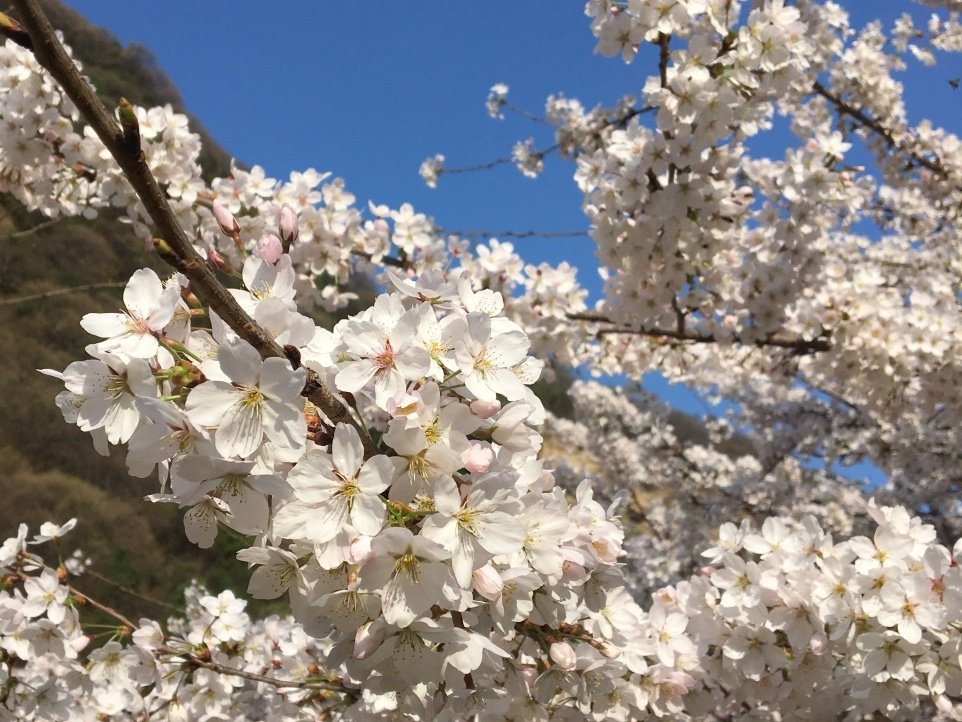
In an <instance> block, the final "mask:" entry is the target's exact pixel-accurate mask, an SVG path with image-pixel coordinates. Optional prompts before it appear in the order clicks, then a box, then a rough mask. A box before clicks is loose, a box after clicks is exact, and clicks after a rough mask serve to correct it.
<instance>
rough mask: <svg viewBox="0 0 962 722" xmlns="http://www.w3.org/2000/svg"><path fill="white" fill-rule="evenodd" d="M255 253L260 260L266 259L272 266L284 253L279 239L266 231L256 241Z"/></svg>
mask: <svg viewBox="0 0 962 722" xmlns="http://www.w3.org/2000/svg"><path fill="white" fill-rule="evenodd" d="M256 254H257V257H258V258H260V259H261V260H262V261H266V262H267V263H270V264H271V265H272V266H273V265H274V264H275V263H277V262H278V261H279V260H281V256H283V255H284V246H283V245H281V239H280V238H278V237H277V236H275V235H274V234H273V233H268V234H267V235H266V236H264V237H262V238H261V239H260V240H259V241H258V242H257V251H256Z"/></svg>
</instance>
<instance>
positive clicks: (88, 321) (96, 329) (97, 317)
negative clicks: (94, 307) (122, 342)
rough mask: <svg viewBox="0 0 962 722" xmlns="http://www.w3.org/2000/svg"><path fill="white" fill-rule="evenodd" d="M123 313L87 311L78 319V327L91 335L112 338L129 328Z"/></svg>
mask: <svg viewBox="0 0 962 722" xmlns="http://www.w3.org/2000/svg"><path fill="white" fill-rule="evenodd" d="M127 321H128V317H127V316H126V315H125V314H123V313H88V314H85V315H84V317H83V318H81V319H80V327H81V328H82V329H83V330H84V331H86V332H87V333H89V334H90V335H92V336H99V337H100V338H112V337H114V336H121V335H123V334H125V333H127V332H128V331H129V330H130V327H129V326H128V325H127Z"/></svg>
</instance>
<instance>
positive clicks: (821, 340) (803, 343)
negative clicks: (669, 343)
mask: <svg viewBox="0 0 962 722" xmlns="http://www.w3.org/2000/svg"><path fill="white" fill-rule="evenodd" d="M567 317H568V318H569V319H570V320H572V321H589V322H591V323H605V324H611V327H610V328H602V329H599V330H598V332H597V335H598V336H606V335H609V334H628V335H635V336H647V337H650V338H665V339H673V340H675V341H686V342H689V343H714V344H721V343H729V342H730V343H733V344H738V345H743V346H757V347H759V348H765V347H768V346H774V347H776V348H785V349H789V350H791V351H794V352H795V353H799V354H809V353H818V352H823V351H828V350H830V349H831V348H832V345H831V343H830V342H829V340H828V338H827V337H825V336H819V337H818V338H814V339H803V338H794V337H789V338H786V337H784V336H768V337H766V338H759V339H752V340H744V339H741V338H739V337H738V336H733V337H732V338H730V339H719V338H717V337H716V336H715V335H713V334H710V333H694V332H682V331H679V330H678V329H669V328H633V327H631V326H618V325H616V324H615V322H614V321H612V320H611V319H609V318H607V317H606V316H602V315H600V314H597V313H569V314H567Z"/></svg>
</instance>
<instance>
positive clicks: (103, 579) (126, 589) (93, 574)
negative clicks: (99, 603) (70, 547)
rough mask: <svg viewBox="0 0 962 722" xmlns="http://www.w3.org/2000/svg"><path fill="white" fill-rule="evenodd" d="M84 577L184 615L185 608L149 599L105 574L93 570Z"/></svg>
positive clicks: (85, 573) (88, 571) (89, 570)
mask: <svg viewBox="0 0 962 722" xmlns="http://www.w3.org/2000/svg"><path fill="white" fill-rule="evenodd" d="M84 576H85V577H93V578H94V579H97V580H99V581H101V582H103V583H104V584H109V585H110V586H112V587H114V588H115V589H119V590H120V591H122V592H123V593H124V594H129V595H130V596H132V597H136V598H137V599H142V600H143V601H145V602H150V603H151V604H156V605H157V606H158V607H163V608H164V609H169V610H171V611H174V612H177V613H178V614H183V613H184V609H183V607H178V606H175V605H173V604H168V603H167V602H162V601H160V600H159V599H154V598H153V597H149V596H147V595H146V594H141V593H140V592H137V591H134V590H133V589H130V588H129V587H125V586H124V585H123V584H120V583H118V582H115V581H114V580H113V579H108V578H107V577H105V576H104V575H103V574H98V573H97V572H95V571H94V570H93V569H87V570H86V571H84Z"/></svg>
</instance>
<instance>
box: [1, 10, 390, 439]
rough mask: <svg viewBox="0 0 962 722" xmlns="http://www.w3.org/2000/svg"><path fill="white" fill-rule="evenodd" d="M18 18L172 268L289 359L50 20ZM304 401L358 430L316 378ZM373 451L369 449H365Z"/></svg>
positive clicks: (265, 353)
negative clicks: (178, 210)
mask: <svg viewBox="0 0 962 722" xmlns="http://www.w3.org/2000/svg"><path fill="white" fill-rule="evenodd" d="M13 5H14V7H16V9H17V11H18V13H19V14H20V15H21V18H20V20H21V22H22V23H23V27H24V28H25V29H26V31H27V32H28V33H29V35H30V39H31V43H32V45H33V52H34V55H35V56H36V58H37V61H38V62H39V63H40V64H41V65H42V66H43V67H44V68H45V69H46V70H47V71H48V72H49V73H50V74H51V75H52V76H53V77H54V79H56V81H57V82H58V83H59V84H60V86H61V87H62V88H63V90H64V92H65V93H66V94H67V96H68V97H69V98H70V100H71V101H72V102H73V104H74V105H75V106H76V107H77V110H78V111H79V112H80V115H81V116H82V117H83V118H84V120H86V121H87V122H88V123H89V124H90V126H91V127H92V128H93V129H94V131H95V132H96V133H97V136H98V137H99V138H100V140H101V142H103V144H104V145H105V146H106V147H107V150H108V151H109V152H110V154H111V155H112V156H113V158H114V160H115V161H117V164H118V165H119V166H120V168H121V170H122V171H123V173H124V176H125V177H126V178H127V180H128V182H129V183H130V184H131V186H132V187H133V189H134V192H135V193H136V194H137V196H138V197H139V198H140V201H141V202H142V203H143V204H144V208H146V210H147V213H148V215H149V216H150V218H151V220H152V221H153V223H154V226H155V227H156V230H157V232H158V235H159V236H160V238H162V239H163V240H164V241H165V242H166V244H167V246H169V248H170V250H171V251H172V252H173V255H174V256H175V258H174V259H171V258H169V257H167V258H165V260H168V261H175V267H176V268H177V270H178V271H180V272H181V273H183V274H184V275H185V276H187V278H188V279H189V280H190V283H191V287H192V288H193V290H194V292H195V293H196V294H197V296H198V298H200V299H201V300H202V301H203V302H204V303H205V304H207V305H208V306H209V307H210V308H211V310H213V311H214V312H215V313H217V315H218V316H220V317H221V318H222V319H224V321H225V322H226V323H227V324H228V325H229V326H230V327H231V328H232V329H233V330H234V331H235V332H236V333H237V335H238V336H240V337H241V338H242V339H244V340H245V341H247V342H248V343H249V344H251V345H252V346H253V347H254V348H255V349H257V351H258V353H260V355H261V357H262V358H265V359H266V358H272V357H276V358H287V356H286V355H285V353H284V349H283V348H281V346H280V345H278V343H277V342H276V341H274V339H273V338H271V336H270V335H269V334H268V333H266V332H265V331H264V329H262V328H261V327H260V326H259V325H258V324H257V323H256V322H255V321H254V319H252V318H251V317H250V316H249V315H248V314H247V313H246V312H245V311H244V309H242V308H241V307H240V305H239V304H238V303H237V301H236V300H235V299H234V297H233V296H232V295H231V294H230V293H229V292H228V291H227V289H226V288H224V286H223V285H222V284H221V283H220V282H219V281H218V280H217V278H216V277H215V276H214V273H213V271H212V270H211V268H210V267H209V266H208V265H207V263H206V262H205V260H204V259H203V258H202V257H201V256H200V254H198V253H197V251H196V250H195V249H194V246H193V245H192V244H191V242H190V239H188V238H187V234H186V233H185V232H184V230H183V228H181V227H180V224H179V223H178V222H177V218H176V216H175V215H174V213H173V211H172V210H171V208H170V205H169V204H168V203H167V198H166V196H165V194H164V192H163V190H161V188H160V186H159V185H158V184H157V181H156V179H155V178H154V176H153V173H151V171H150V168H149V167H148V166H147V162H146V159H145V157H144V153H143V151H142V150H141V149H140V146H139V143H138V144H137V145H134V144H133V143H132V142H131V138H132V134H131V133H126V134H125V133H124V131H123V129H122V128H121V127H120V125H119V124H118V123H117V122H116V121H115V120H114V119H113V118H112V117H111V116H110V114H109V113H108V112H107V110H106V108H104V106H103V104H102V103H101V102H100V100H99V99H98V98H97V95H96V93H94V91H93V89H92V88H91V87H90V85H88V84H87V82H86V81H85V80H84V79H83V78H82V77H81V75H80V73H79V72H78V71H77V68H76V66H75V65H74V64H73V62H72V61H71V60H70V58H69V57H68V55H67V53H66V51H65V50H64V48H63V45H61V43H60V41H59V40H58V39H57V36H56V35H55V34H54V31H53V28H52V27H51V26H50V22H49V21H48V20H47V18H46V16H45V15H44V13H43V10H42V9H41V8H40V5H39V3H38V2H37V0H13ZM306 389H309V393H308V394H307V396H308V399H309V400H310V401H311V403H313V404H314V405H315V406H316V407H317V408H318V409H319V410H320V411H322V412H323V413H324V414H325V415H326V416H327V417H328V418H329V419H330V420H331V421H332V422H334V423H338V422H341V423H348V424H351V425H353V426H355V427H357V424H356V422H355V421H354V419H353V417H352V416H351V414H350V412H349V410H348V409H347V407H346V406H345V405H344V404H342V403H341V402H340V401H339V400H338V399H337V398H335V396H334V394H333V393H332V392H331V391H330V389H328V388H327V387H326V386H324V385H323V384H322V383H320V381H319V379H318V378H317V376H316V374H314V375H313V376H312V377H311V378H310V380H309V382H308V385H307V387H306ZM361 438H362V439H365V442H366V444H365V445H366V446H368V445H370V446H371V447H372V448H373V442H370V440H369V438H368V437H367V435H366V434H364V433H361ZM368 451H371V448H369V449H368Z"/></svg>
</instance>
